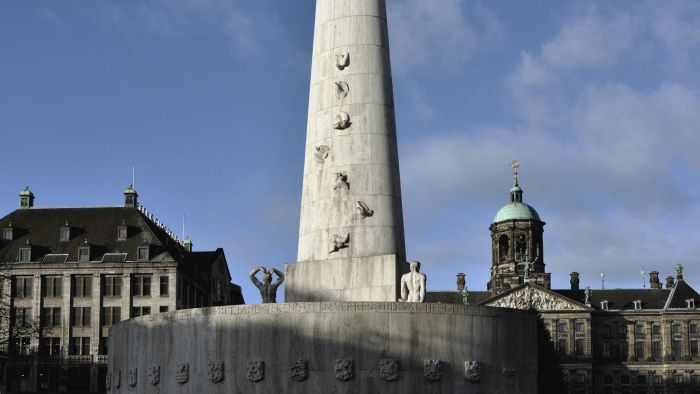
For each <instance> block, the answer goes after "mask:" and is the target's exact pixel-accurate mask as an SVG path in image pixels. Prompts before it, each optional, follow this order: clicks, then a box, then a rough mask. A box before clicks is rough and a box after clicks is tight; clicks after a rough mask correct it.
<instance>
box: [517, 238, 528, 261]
mask: <svg viewBox="0 0 700 394" xmlns="http://www.w3.org/2000/svg"><path fill="white" fill-rule="evenodd" d="M526 254H527V239H526V237H525V234H518V237H517V238H516V240H515V255H516V256H517V257H518V258H520V259H523V258H524V257H525V255H526Z"/></svg>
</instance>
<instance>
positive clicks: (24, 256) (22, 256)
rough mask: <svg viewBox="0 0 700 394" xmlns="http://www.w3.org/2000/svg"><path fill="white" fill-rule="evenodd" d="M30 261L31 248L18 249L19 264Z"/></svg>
mask: <svg viewBox="0 0 700 394" xmlns="http://www.w3.org/2000/svg"><path fill="white" fill-rule="evenodd" d="M30 261H32V248H31V247H27V248H20V250H19V262H20V263H28V262H30Z"/></svg>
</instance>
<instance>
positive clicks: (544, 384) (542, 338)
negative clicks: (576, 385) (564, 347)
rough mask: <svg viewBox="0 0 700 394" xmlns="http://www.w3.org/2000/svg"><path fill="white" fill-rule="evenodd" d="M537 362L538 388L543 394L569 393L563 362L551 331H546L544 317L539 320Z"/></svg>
mask: <svg viewBox="0 0 700 394" xmlns="http://www.w3.org/2000/svg"><path fill="white" fill-rule="evenodd" d="M537 353H538V355H539V358H538V360H537V364H538V365H537V370H538V371H539V374H538V378H537V381H538V386H539V388H540V391H539V392H540V393H541V394H561V393H565V392H567V390H568V389H567V387H566V384H565V382H564V376H563V375H562V369H561V361H560V360H559V355H558V354H557V352H556V349H555V348H554V343H552V337H551V336H550V335H549V331H548V330H547V329H545V326H544V320H543V319H542V316H539V317H538V319H537Z"/></svg>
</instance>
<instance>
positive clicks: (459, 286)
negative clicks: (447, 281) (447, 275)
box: [457, 272, 467, 292]
mask: <svg viewBox="0 0 700 394" xmlns="http://www.w3.org/2000/svg"><path fill="white" fill-rule="evenodd" d="M466 284H467V282H466V280H465V279H464V273H463V272H460V273H458V274H457V291H459V292H461V291H462V290H464V286H465V285H466Z"/></svg>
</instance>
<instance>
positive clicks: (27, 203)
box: [19, 186, 34, 209]
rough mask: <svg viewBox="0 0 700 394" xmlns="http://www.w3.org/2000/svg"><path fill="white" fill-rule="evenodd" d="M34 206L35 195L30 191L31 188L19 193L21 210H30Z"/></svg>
mask: <svg viewBox="0 0 700 394" xmlns="http://www.w3.org/2000/svg"><path fill="white" fill-rule="evenodd" d="M33 206H34V193H32V191H31V190H29V186H27V187H25V188H24V190H22V191H21V192H19V209H29V208H31V207H33Z"/></svg>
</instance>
